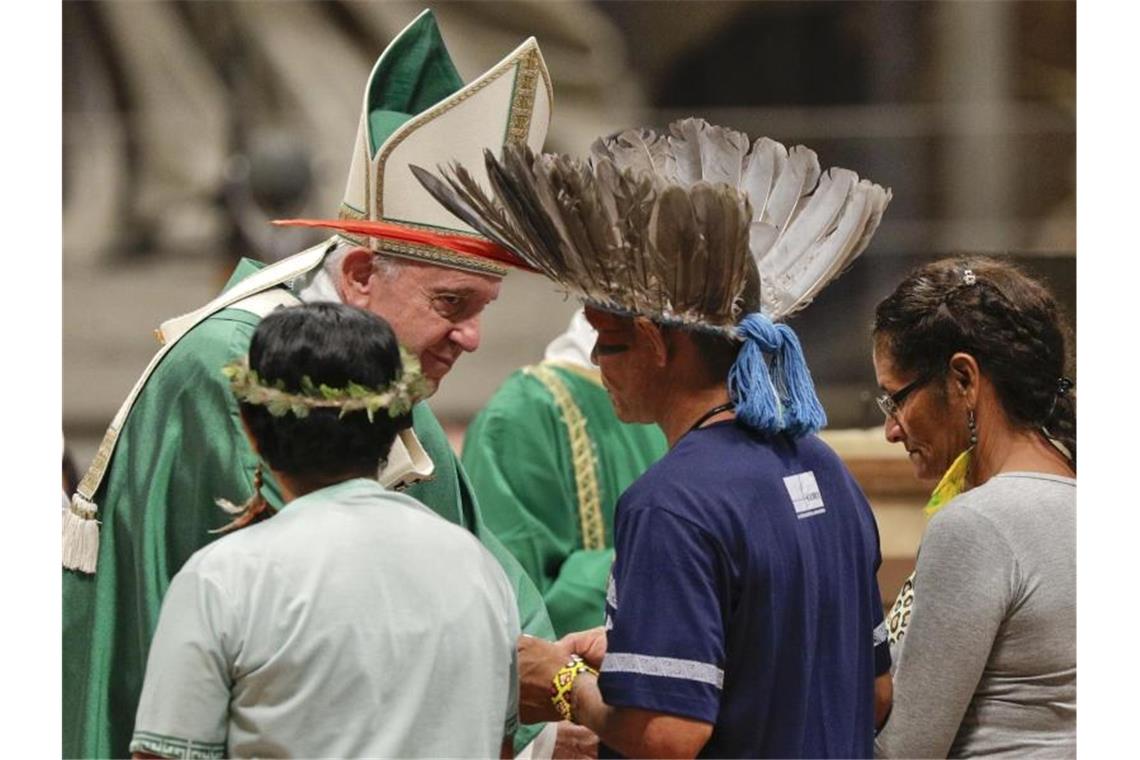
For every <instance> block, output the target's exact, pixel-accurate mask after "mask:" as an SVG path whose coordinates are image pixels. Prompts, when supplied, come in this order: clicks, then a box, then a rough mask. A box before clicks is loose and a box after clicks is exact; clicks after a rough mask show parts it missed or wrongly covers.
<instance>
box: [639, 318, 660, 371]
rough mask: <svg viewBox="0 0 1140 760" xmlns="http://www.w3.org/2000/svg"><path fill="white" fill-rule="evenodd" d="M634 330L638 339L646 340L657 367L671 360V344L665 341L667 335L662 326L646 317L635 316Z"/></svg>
mask: <svg viewBox="0 0 1140 760" xmlns="http://www.w3.org/2000/svg"><path fill="white" fill-rule="evenodd" d="M633 332H634V334H635V335H636V336H637V337H638V340H643V341H645V344H646V346H647V347H648V349H649V351H650V355H651V356H652V357H653V365H654V366H655V367H664V366H665V365H666V364H667V363H668V361H669V346H668V345H666V343H665V335H664V333H662V332H661V328H660V327H659V326H657V325H656V324H654V322H653V321H652V320H650V319H646V318H645V317H634V320H633Z"/></svg>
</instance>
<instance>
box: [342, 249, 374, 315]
mask: <svg viewBox="0 0 1140 760" xmlns="http://www.w3.org/2000/svg"><path fill="white" fill-rule="evenodd" d="M372 256H373V253H372V251H370V250H368V249H367V248H353V249H352V250H351V251H349V252H348V253H346V254H345V255H344V258H343V259H342V260H341V262H340V282H338V283H337V290H339V291H340V296H341V298H342V299H343V300H344V302H345V303H346V304H348V305H350V306H358V307H360V308H362V309H364V308H367V306H368V300H369V294H370V293H371V292H372V286H373V281H372V275H373V274H374V273H375V271H376V270H375V266H374V262H373V260H372Z"/></svg>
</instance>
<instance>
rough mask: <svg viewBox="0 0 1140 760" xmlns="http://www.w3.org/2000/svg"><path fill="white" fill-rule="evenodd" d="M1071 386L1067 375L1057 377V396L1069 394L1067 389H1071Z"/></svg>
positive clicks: (1071, 383)
mask: <svg viewBox="0 0 1140 760" xmlns="http://www.w3.org/2000/svg"><path fill="white" fill-rule="evenodd" d="M1072 387H1073V381H1072V380H1070V379H1069V378H1067V377H1060V378H1057V395H1058V396H1067V395H1069V390H1070V389H1072Z"/></svg>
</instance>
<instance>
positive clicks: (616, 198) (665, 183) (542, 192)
mask: <svg viewBox="0 0 1140 760" xmlns="http://www.w3.org/2000/svg"><path fill="white" fill-rule="evenodd" d="M591 153H592V155H591V157H590V159H589V160H587V161H582V160H579V159H575V158H571V157H569V156H562V155H553V154H543V155H537V156H536V155H535V154H533V153H532V152H531V151H529V150H527V149H526V148H525V147H524V146H518V147H509V148H507V149H505V150H504V152H503V159H502V161H499V160H496V159H495V158H494V156H493V155H491V154H490V153H485V154H484V157H485V160H486V168H487V174H488V177H489V179H490V181H491V189H492V191H493V197H491V196H489V195H488V194H487V193H486V192H485V191H484V189H483V188H481V187H480V186H479V185H478V184H477V183H476V182H475V181H474V180H473V179H472V178H471V175H470V173H469V172H468V171H467V169H466V168H465V167H463V166H461V165H458V164H453V165H452V166H450V167H449V168H448V169H442V168H441V170H440V173H441V174H442V176H443V179H440V178H437V177H435V176H433V175H432V174H430V173H428V172H426V171H424V170H423V169H421V168H419V167H415V166H413V167H412V171H413V172H415V174H416V176H417V178H418V179H419V180H420V182H421V183H422V184H423V185H424V187H426V188H427V190H428V192H430V193H431V194H432V195H433V196H435V198H436V199H437V200H439V201H440V202H441V203H442V204H443V205H444V206H446V207H447V208H448V209H449V210H450V211H451V212H452V213H454V214H455V215H456V216H458V217H459V218H461V219H462V220H463V221H465V222H467V223H468V224H469V225H471V226H472V227H474V228H475V229H476V230H477V231H478V232H479V233H480V234H482V235H484V236H486V237H488V238H490V239H491V240H494V241H495V242H497V243H498V244H500V245H502V246H503V247H505V248H507V249H509V250H510V251H512V252H513V253H515V254H516V255H517V256H519V257H520V258H521V259H523V260H525V261H526V262H528V263H529V264H530V265H532V266H533V267H534V268H536V269H538V270H539V271H541V272H543V273H544V274H546V275H547V276H548V277H550V278H551V279H553V280H555V281H556V282H559V283H561V284H562V285H564V286H565V287H567V288H568V289H570V290H572V291H574V292H576V293H578V294H580V295H581V296H583V297H584V298H585V299H586V300H587V301H589V302H592V303H594V304H596V305H598V306H601V307H603V308H609V309H613V310H619V311H626V312H630V313H636V314H642V315H645V316H649V317H651V318H654V319H657V320H658V321H662V322H664V323H667V324H668V323H674V324H676V323H680V324H683V325H687V326H691V327H705V328H712V329H717V330H721V331H725V332H731V331H732V328H734V327H735V325H736V324H737V323H738V322H739V320H740V318H741V317H742V316H743V314H742V312H741V309H740V304H739V299H740V296H741V294H742V293H743V290H744V285H745V279H746V275H747V272H746V271H745V269H746V267H747V266H748V265H750V264H751V265H752V266H754V267H755V268H756V270H757V272H758V273H759V275H760V285H761V301H762V311H763V313H764V314H765V315H766V316H768V317H769V318H771V319H773V320H779V319H782V318H784V317H786V316H788V315H789V314H791V313H793V312H795V311H797V310H799V309H801V308H803V307H804V306H806V305H807V304H808V303H810V302H811V300H812V299H813V298H814V297H815V295H816V294H817V293H819V291H820V290H822V289H823V287H824V286H825V285H827V283H828V282H830V281H831V280H833V279H834V278H835V277H837V276H838V275H839V274H840V273H841V272H842V271H843V270H844V269H846V268H847V267H848V266H849V265H850V264H851V262H852V261H854V259H855V257H857V256H858V255H859V254H860V253H862V251H863V250H864V249H865V248H866V247H867V244H868V243H869V242H870V240H871V237H872V235H873V234H874V232H875V230H876V228H877V227H878V225H879V221H880V220H881V219H882V215H883V211H884V209H885V208H886V206H887V203H888V202H889V201H890V199H891V192H890V190H889V189H884V188H882V187H880V186H879V185H876V184H874V183H872V182H869V181H867V180H865V179H862V180H861V179H859V177H858V175H856V174H855V173H854V172H852V171H849V170H847V169H840V168H832V169H829V170H828V171H826V172H821V171H820V165H819V159H818V158H817V157H816V154H815V152H814V151H812V150H810V149H808V148H806V147H804V146H802V145H800V146H796V147H794V148H792V149H791V150H788V149H787V148H785V147H784V146H783V145H781V144H780V143H778V142H776V141H775V140H771V139H769V138H766V137H761V138H759V139H757V140H756V141H755V142H754V143H751V144H750V143H749V140H748V137H747V135H745V134H743V133H741V132H737V131H735V130H732V129H727V128H725V127H718V126H713V125H710V124H708V123H707V122H705V121H704V120H702V119H684V120H682V121H677V122H674V123H673V124H671V125H670V126H669V131H668V133H658V132H655V131H653V130H649V129H641V130H626V131H624V132H621V133H620V134H617V135H614V136H612V137H607V138H601V139H599V140H597V141H595V143H594V145H593V146H592V148H591Z"/></svg>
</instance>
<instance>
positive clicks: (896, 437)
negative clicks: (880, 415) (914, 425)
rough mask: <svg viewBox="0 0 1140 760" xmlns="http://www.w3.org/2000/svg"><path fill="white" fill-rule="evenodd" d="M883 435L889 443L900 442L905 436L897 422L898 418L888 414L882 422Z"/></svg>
mask: <svg viewBox="0 0 1140 760" xmlns="http://www.w3.org/2000/svg"><path fill="white" fill-rule="evenodd" d="M883 435H884V436H885V437H886V439H887V441H888V442H890V443H902V441H903V439H904V438H906V434H905V433H904V432H903V429H902V425H900V424H899V421H898V418H896V417H895V416H894V415H893V414H888V415H887V419H886V420H885V421H884V422H883Z"/></svg>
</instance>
